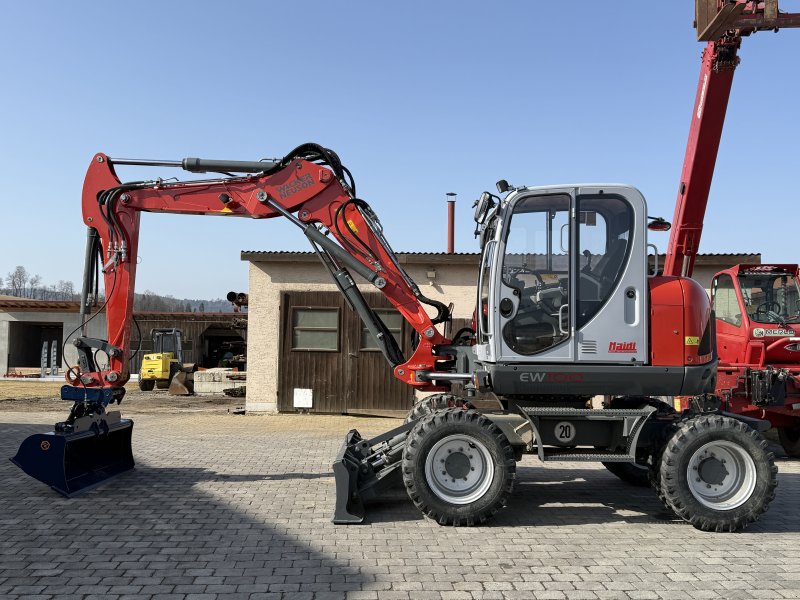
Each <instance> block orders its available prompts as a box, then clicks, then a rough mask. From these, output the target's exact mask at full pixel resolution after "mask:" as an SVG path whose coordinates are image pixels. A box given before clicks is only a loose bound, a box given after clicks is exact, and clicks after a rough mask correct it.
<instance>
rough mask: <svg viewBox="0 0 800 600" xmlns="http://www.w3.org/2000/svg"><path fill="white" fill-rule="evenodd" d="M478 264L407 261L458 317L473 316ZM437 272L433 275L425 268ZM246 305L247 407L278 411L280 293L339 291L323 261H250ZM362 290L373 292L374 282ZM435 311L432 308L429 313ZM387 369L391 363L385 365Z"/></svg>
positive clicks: (429, 291)
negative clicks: (434, 263)
mask: <svg viewBox="0 0 800 600" xmlns="http://www.w3.org/2000/svg"><path fill="white" fill-rule="evenodd" d="M475 263H476V264H474V265H471V264H466V265H465V264H452V265H444V264H438V265H425V264H419V265H408V264H406V265H404V267H405V268H406V270H407V271H408V273H409V275H410V276H411V277H412V279H414V281H416V282H417V285H419V286H420V289H421V291H422V293H423V294H425V295H426V296H427V297H428V298H431V299H432V300H439V301H441V302H444V303H446V304H447V303H450V302H452V303H453V304H454V308H453V317H454V318H464V319H466V318H471V317H472V312H473V310H474V306H475V293H476V292H475V284H476V281H477V277H478V274H477V258H476V259H475ZM431 269H434V270H435V271H436V278H435V279H433V280H430V279H429V278H428V276H427V272H428V271H429V270H431ZM249 277H250V289H249V293H250V305H249V307H248V313H249V323H248V343H247V350H248V351H247V402H246V409H247V411H248V412H274V411H276V410H277V408H278V404H277V402H278V355H279V352H280V346H279V341H280V331H279V329H278V328H279V326H280V310H281V306H280V304H281V293H282V292H286V291H337V288H336V286H335V285H334V284H333V283H332V282H331V281H330V275H329V274H328V272H327V271H326V270H325V269H324V268H323V266H322V264H321V263H319V262H308V263H306V262H270V263H267V262H251V263H250V274H249ZM359 288H360V289H362V290H363V291H365V292H366V291H375V288H374V287H373V286H372V285H370V284H366V283H365V284H362V285H359ZM434 312H435V311H433V310H431V314H433V313H434ZM387 368H388V367H387Z"/></svg>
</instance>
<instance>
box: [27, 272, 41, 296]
mask: <svg viewBox="0 0 800 600" xmlns="http://www.w3.org/2000/svg"><path fill="white" fill-rule="evenodd" d="M40 285H42V277H41V276H40V275H34V276H32V277H31V278H30V279H29V280H28V293H27V297H28V298H36V296H37V295H38V291H39V286H40Z"/></svg>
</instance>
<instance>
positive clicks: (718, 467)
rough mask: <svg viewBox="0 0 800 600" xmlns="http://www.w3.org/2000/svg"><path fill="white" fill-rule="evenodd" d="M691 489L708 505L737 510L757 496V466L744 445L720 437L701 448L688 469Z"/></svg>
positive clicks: (714, 507) (716, 508)
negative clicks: (754, 492)
mask: <svg viewBox="0 0 800 600" xmlns="http://www.w3.org/2000/svg"><path fill="white" fill-rule="evenodd" d="M686 477H687V479H688V482H689V490H690V491H691V493H692V495H693V496H694V497H695V498H696V499H697V500H698V501H699V502H700V503H701V504H703V505H704V506H707V507H708V508H713V509H714V510H733V509H734V508H738V507H740V506H741V505H742V504H744V503H745V502H747V500H749V498H750V496H752V495H753V490H755V487H756V465H755V462H753V459H752V457H751V456H750V455H749V454H748V453H747V451H745V450H744V449H743V448H742V447H741V446H739V445H737V444H734V443H732V442H727V441H724V440H719V441H715V442H709V443H708V444H705V445H703V446H701V447H700V448H698V449H697V450H696V451H695V453H694V454H692V458H691V459H690V460H689V466H688V467H687V469H686Z"/></svg>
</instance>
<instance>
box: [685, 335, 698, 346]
mask: <svg viewBox="0 0 800 600" xmlns="http://www.w3.org/2000/svg"><path fill="white" fill-rule="evenodd" d="M683 344H684V345H685V346H699V345H700V338H699V337H697V336H694V335H687V336H686V338H685V339H684V341H683Z"/></svg>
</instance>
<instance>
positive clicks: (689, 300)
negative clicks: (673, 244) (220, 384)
mask: <svg viewBox="0 0 800 600" xmlns="http://www.w3.org/2000/svg"><path fill="white" fill-rule="evenodd" d="M118 165H138V166H143V167H146V166H158V167H176V168H183V169H185V170H188V171H191V172H195V173H198V172H200V173H221V174H222V176H220V177H214V178H211V179H205V180H197V181H172V180H170V181H165V180H161V179H154V180H146V181H136V182H130V183H121V182H120V180H119V179H118V178H117V176H116V173H115V167H116V166H118ZM497 188H498V192H499V194H500V195H499V196H498V195H495V194H493V193H489V192H484V193H483V194H481V196H480V198H479V199H478V201H477V202H476V210H475V221H476V223H477V229H476V233H477V236H478V238H479V240H480V248H481V253H482V258H481V265H480V269H479V273H478V276H477V286H476V304H477V308H476V313H475V314H476V318H475V320H474V323H473V327H472V328H471V329H462V330H461V331H459V332H458V333H457V334H455V335H454V336H453V338H448V337H445V336H444V335H443V334H442V333H441V331H440V329H439V327H438V326H440V325H442V324H443V323H445V322H447V321H448V320H449V319H450V314H449V309H448V306H447V305H445V304H442V303H440V302H437V301H434V300H431V299H429V298H426V297H425V296H424V294H423V293H422V291H421V290H420V288H419V287H418V286H417V285H416V284H415V283H414V282H413V280H412V279H411V278H410V277H409V275H408V274H407V273H406V272H405V270H404V269H403V268H402V266H401V265H400V264H399V263H398V261H397V259H396V257H395V255H394V253H393V251H392V249H391V247H390V245H389V243H388V241H387V240H386V238H385V237H384V234H383V230H382V228H381V225H380V222H379V220H378V218H377V216H376V214H375V213H374V212H373V210H372V208H371V207H370V206H369V205H368V204H367V203H366V202H365V201H364V200H362V199H360V198H359V197H358V196H357V195H356V186H355V182H354V180H353V177H352V175H351V174H350V172H349V171H348V170H347V169H346V168H345V167H344V166H343V165H342V163H341V162H340V160H339V157H338V156H337V155H336V154H335V153H334V152H332V151H330V150H328V149H326V148H323V147H321V146H318V145H315V144H304V145H302V146H300V147H298V148H295V149H294V150H293V151H291V152H289V153H288V154H287V155H286V156H285V157H284V158H282V159H280V160H276V161H259V162H242V161H229V160H205V159H196V158H189V159H184V160H182V161H151V160H139V159H117V158H111V157H109V156H107V155H105V154H97V155H96V156H95V157H94V158H93V160H92V162H91V164H90V166H89V169H88V172H87V175H86V180H85V183H84V188H83V200H82V202H83V219H84V223H85V225H86V226H87V251H86V269H85V276H84V285H83V293H82V306H83V308H82V311H83V313H84V314H87V311H88V306H89V304H90V299H91V298H92V297H96V296H97V292H98V289H97V287H98V286H97V280H98V279H99V277H95V276H94V275H95V273H97V272H98V271H99V273H100V274H101V276H102V278H103V281H104V285H105V290H106V298H105V302H104V308H105V311H106V315H107V320H108V339H107V340H100V339H93V338H89V337H87V336H86V334H85V332H82V333H81V335H80V336H79V337H77V338H76V339H75V341H74V344H75V346H76V348H77V350H78V353H79V356H80V360H79V366H78V367H77V368H72V369H71V370H70V371H69V373H68V377H69V380H70V385H67V386H64V389H63V391H62V397H63V398H64V399H66V400H69V401H71V402H72V403H73V404H72V409H71V411H70V415H69V417H68V418H67V420H66V421H64V422H62V423H57V424H56V426H55V428H54V431H53V432H50V433H47V434H37V435H33V436H31V437H29V438H27V439H26V440H24V441H23V442H22V445H21V446H20V449H19V452H18V454H17V456H16V457H15V458H14V459H12V460H14V462H15V463H16V464H17V465H18V466H20V467H21V468H22V469H23V470H24V471H25V472H26V473H28V474H30V475H32V476H33V477H35V478H36V479H39V480H40V481H42V482H44V483H47V484H49V485H51V486H52V487H53V488H54V489H55V490H57V491H59V492H61V493H62V494H65V495H71V494H73V493H76V492H78V491H81V490H83V489H86V488H88V487H90V486H92V485H95V484H97V483H100V482H102V481H103V480H105V479H107V478H108V477H110V476H113V475H115V474H119V473H121V472H124V471H126V470H128V469H130V468H132V467H133V457H132V453H131V448H130V439H131V431H132V427H133V423H132V421H130V420H129V419H123V418H122V417H121V415H120V412H119V411H118V410H112V407H113V404H115V403H116V404H119V402H120V401H121V400H122V398H123V396H124V392H125V390H124V384H125V383H126V382H127V381H128V378H129V372H128V359H129V356H130V350H129V346H130V334H131V313H132V307H133V289H134V281H135V276H136V263H137V256H138V238H139V217H140V214H141V212H143V211H147V212H169V213H183V214H195V215H217V216H225V217H234V216H239V217H250V218H257V219H258V218H273V217H284V218H286V219H288V220H289V221H290V222H292V223H293V224H294V225H296V226H297V227H298V228H299V229H300V230H301V231H302V232H303V233H304V235H305V236H306V237H307V238H308V240H309V242H310V243H311V245H312V247H313V248H314V249H315V251H316V252H317V254H318V255H319V257H320V259H321V261H322V262H323V264H324V265H325V266H326V267H327V268H328V270H329V271H330V274H331V276H332V278H333V280H334V281H335V282H336V284H337V286H338V287H339V290H340V291H341V293H342V294H343V295H344V296H345V298H346V299H347V302H348V304H349V305H350V307H351V308H352V309H353V310H354V311H356V313H357V314H358V315H359V316H360V317H361V319H362V320H363V321H364V324H365V326H366V328H367V329H368V330H369V332H370V333H371V334H372V336H373V337H374V338H375V343H376V344H377V347H379V348H380V349H381V350H382V352H383V355H384V357H385V358H386V360H387V362H388V363H389V366H390V368H391V369H392V370H393V373H394V376H395V377H396V378H398V379H400V380H401V381H403V382H405V383H407V384H408V385H410V386H412V387H413V388H415V389H416V390H419V391H423V392H432V393H433V394H432V395H431V396H428V397H426V398H424V399H422V400H421V401H420V402H418V403H417V405H416V406H415V407H414V408H413V409H412V410H411V412H410V414H409V418H408V419H407V422H406V423H404V424H402V425H401V426H399V427H397V428H395V429H393V430H391V431H388V432H386V433H384V434H382V435H379V436H377V437H375V438H372V439H363V438H362V437H361V436H360V435H359V433H358V432H357V431H355V430H352V431H350V432H349V433H348V434H347V435H346V437H345V442H344V444H343V446H342V448H341V450H340V451H339V453H338V455H337V457H336V459H335V461H334V465H333V470H334V473H335V477H336V491H337V498H336V507H335V511H334V517H333V520H334V522H335V523H359V522H362V521H363V519H364V518H365V503H366V502H368V501H369V500H371V499H373V498H376V497H378V496H379V495H380V493H381V490H382V489H383V488H384V487H385V486H387V485H389V484H391V483H393V482H397V481H400V480H402V482H403V484H404V485H405V487H406V490H407V491H408V494H409V496H410V498H411V500H412V501H413V502H414V504H415V505H416V506H417V507H418V508H419V509H420V510H421V511H422V512H423V513H425V514H426V515H428V516H429V517H431V518H433V519H435V520H437V521H438V522H439V523H442V524H453V525H472V524H477V523H482V522H485V521H486V520H487V519H489V518H490V517H492V516H493V515H494V514H495V513H497V512H498V511H499V510H500V509H502V508H503V506H505V504H506V502H507V500H508V497H509V495H510V494H511V492H512V490H513V487H514V483H515V478H516V464H517V462H518V461H519V460H521V459H522V456H523V455H525V454H534V455H537V456H538V457H539V459H540V460H542V461H601V462H604V463H606V464H615V463H619V464H631V465H632V464H637V463H638V464H646V465H648V470H649V473H650V478H651V480H652V483H653V486H654V488H655V490H656V492H657V494H658V496H659V497H660V498H661V499H662V501H663V502H664V503H665V505H666V506H667V507H669V508H670V509H671V510H673V511H674V512H675V513H676V514H677V515H678V516H680V517H681V518H683V519H685V520H686V521H688V522H690V523H692V524H693V525H694V526H696V527H698V528H700V529H703V530H714V531H736V530H740V529H742V528H744V527H746V526H747V525H748V524H749V523H751V522H753V521H755V520H756V519H757V518H758V517H759V516H760V515H761V514H762V513H763V512H764V511H765V510H766V509H767V506H768V505H769V503H770V501H771V500H772V498H773V497H774V492H775V487H776V485H777V468H776V467H775V465H774V460H773V456H772V454H771V453H770V452H769V451H768V450H767V444H766V442H765V440H764V439H763V438H762V437H761V435H760V433H759V432H758V429H760V428H762V427H763V426H764V425H766V426H768V424H766V423H765V422H763V421H761V420H758V419H752V418H749V417H746V416H743V415H737V414H732V413H728V412H725V411H724V410H722V406H721V404H722V403H721V400H720V399H719V398H716V397H715V396H714V394H713V392H714V388H715V381H716V376H717V362H718V358H717V354H716V350H715V344H714V339H715V337H714V319H713V317H712V312H711V305H710V301H709V298H708V296H707V295H706V293H705V290H703V288H702V287H701V286H700V285H699V284H698V283H696V282H695V281H693V280H691V279H689V278H687V277H680V276H671V275H666V276H665V275H657V274H656V273H654V272H650V269H649V267H648V239H647V236H648V228H654V229H659V230H662V229H663V228H664V223H665V222H664V221H663V220H660V219H655V220H654V219H651V218H650V217H648V215H647V206H646V203H645V200H644V198H643V197H642V195H641V194H640V193H639V192H638V191H637V190H636V189H635V188H632V187H629V186H625V185H619V184H574V185H559V186H536V187H515V186H511V185H509V184H508V183H507V182H506V181H500V182H498V185H497ZM648 221H651V223H650V224H649V225H648ZM356 276H357V277H359V278H361V279H364V280H365V281H366V282H367V285H372V286H374V288H376V289H378V290H379V291H380V292H382V293H383V294H384V295H385V296H386V297H387V299H388V300H389V301H390V302H391V304H392V305H393V306H394V307H395V308H396V309H397V311H398V312H399V313H400V314H401V315H402V317H403V318H404V319H405V320H406V322H407V323H408V324H409V326H410V327H412V328H413V329H414V331H415V332H416V334H417V337H418V343H417V345H416V347H415V349H414V351H413V354H412V355H411V356H404V355H403V353H402V352H401V350H400V348H399V347H398V345H397V343H396V342H395V341H394V338H393V336H392V335H391V333H390V332H389V331H388V329H387V327H386V326H385V325H384V323H383V322H382V321H381V319H380V318H379V316H378V315H377V314H376V313H375V312H374V311H373V310H371V309H370V307H369V306H368V305H367V303H366V302H365V300H364V298H363V296H362V294H361V290H360V289H359V287H358V286H357V285H356V280H355V277H356ZM431 315H432V316H431ZM99 353H102V354H103V355H104V356H106V357H107V361H105V362H104V363H103V364H100V363H99V362H97V361H96V360H95V356H97V355H98V354H99ZM106 363H107V364H106ZM455 383H458V384H460V387H462V388H463V390H464V393H463V395H462V396H456V395H455V394H453V393H452V388H453V384H455ZM478 392H488V393H492V394H494V396H495V397H496V398H497V407H496V410H484V411H479V410H476V409H475V408H473V407H472V405H471V403H470V398H471V397H472V396H474V395H475V394H476V393H478ZM597 395H604V396H607V397H609V398H610V401H609V402H608V403H607V406H606V407H605V408H602V409H597V408H592V404H591V399H592V397H594V396H597ZM678 395H686V396H692V397H697V398H700V399H702V401H700V400H698V401H697V402H694V403H693V407H692V408H691V409H687V410H685V411H682V412H681V413H676V412H675V411H674V409H673V408H672V406H671V405H670V404H669V403H665V402H663V401H661V400H660V399H659V398H661V397H664V396H678Z"/></svg>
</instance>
